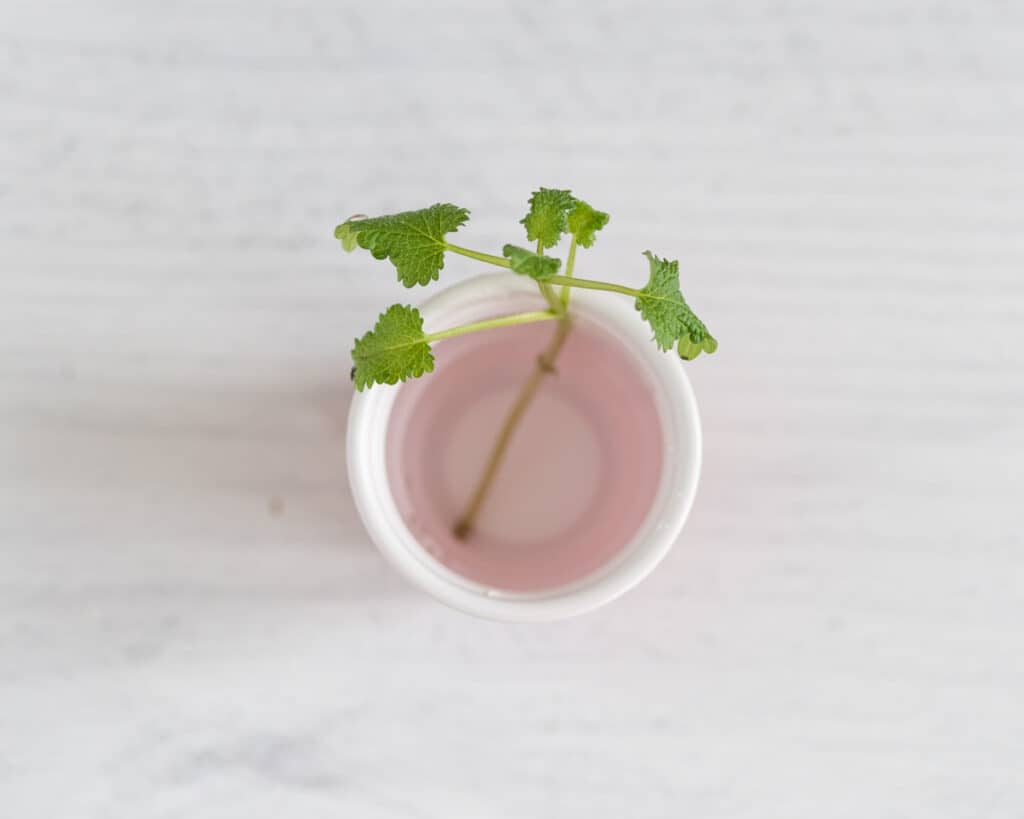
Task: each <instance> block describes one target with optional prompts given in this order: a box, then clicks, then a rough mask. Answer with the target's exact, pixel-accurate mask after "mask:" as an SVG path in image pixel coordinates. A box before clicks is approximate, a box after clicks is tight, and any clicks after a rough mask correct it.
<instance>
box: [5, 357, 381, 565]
mask: <svg viewBox="0 0 1024 819" xmlns="http://www.w3.org/2000/svg"><path fill="white" fill-rule="evenodd" d="M138 380H140V381H141V379H138ZM268 382H269V383H268ZM64 386H65V387H66V389H61V390H60V392H59V394H58V395H56V396H54V398H55V400H53V401H51V402H49V403H48V405H46V406H42V407H39V408H38V409H37V410H35V409H34V411H33V412H32V413H31V415H29V416H26V418H25V421H26V422H25V423H24V424H23V425H22V428H21V429H19V431H18V435H17V439H16V445H15V451H14V462H15V463H14V465H15V468H16V469H17V470H18V471H19V472H21V473H22V475H23V476H24V478H23V480H21V481H19V483H18V484H17V485H16V486H17V488H18V489H19V491H20V492H21V493H22V494H23V495H24V498H23V500H24V501H25V502H24V503H23V504H21V507H20V513H19V514H20V516H21V517H23V518H24V519H23V520H22V521H21V523H22V525H23V526H24V527H25V528H26V529H27V530H28V531H36V532H38V533H39V534H40V535H42V534H43V533H44V532H45V531H46V530H47V529H53V528H57V527H58V525H59V526H60V528H61V529H62V530H63V531H64V533H65V534H67V533H68V530H69V529H70V530H72V531H74V532H77V533H79V534H80V536H81V537H82V538H89V539H93V538H97V537H99V538H103V539H105V540H107V541H110V542H112V543H115V544H116V543H118V542H121V543H125V544H127V543H130V542H132V541H137V540H145V541H150V542H151V541H154V540H160V541H171V542H189V543H191V544H193V546H194V547H199V546H200V544H202V543H206V542H209V543H211V544H216V545H217V546H218V547H219V548H224V547H225V546H230V545H235V544H237V545H238V546H239V547H241V546H243V545H247V546H249V547H251V548H269V547H272V546H276V547H278V548H288V549H289V550H292V551H294V552H302V551H310V550H323V549H326V550H330V551H332V552H336V551H338V550H341V549H344V550H346V551H356V552H368V551H370V550H371V549H372V547H371V545H370V544H369V541H368V539H367V537H366V536H365V533H364V532H363V528H362V525H361V523H360V521H359V519H358V515H357V513H356V510H355V507H354V505H353V502H352V497H351V493H350V491H349V487H348V478H347V474H346V469H345V425H346V420H347V414H348V405H349V402H350V400H351V395H352V387H351V385H350V384H349V383H348V381H347V379H344V378H343V377H342V378H339V377H338V375H337V373H336V372H334V371H332V372H331V373H329V374H324V375H323V376H320V377H318V378H317V379H316V380H315V381H312V380H311V379H308V378H307V379H304V380H303V381H302V383H300V384H296V378H295V376H294V375H292V376H287V377H286V378H284V379H281V380H280V381H276V380H274V379H266V378H265V379H264V380H263V381H262V382H261V383H257V384H252V383H238V382H237V381H236V382H235V383H232V382H230V381H223V380H222V381H220V382H218V383H217V384H215V385H211V384H209V383H181V381H177V382H175V383H167V382H166V381H160V382H157V383H154V382H153V381H152V380H151V381H150V382H149V384H146V385H144V386H143V385H141V384H139V383H135V381H134V380H133V381H131V382H122V383H121V384H120V385H118V386H117V388H112V387H110V386H104V387H103V388H102V389H97V387H96V385H94V384H90V383H85V379H82V378H79V377H77V376H75V375H71V376H69V377H68V378H67V383H66V384H65V385H64ZM55 509H59V510H61V514H60V515H59V516H56V517H55V516H54V514H53V510H55Z"/></svg>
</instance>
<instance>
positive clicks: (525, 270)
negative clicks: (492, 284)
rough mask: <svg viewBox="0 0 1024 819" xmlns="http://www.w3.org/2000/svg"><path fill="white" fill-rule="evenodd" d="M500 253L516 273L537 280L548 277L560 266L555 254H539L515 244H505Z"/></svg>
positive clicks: (556, 271)
mask: <svg viewBox="0 0 1024 819" xmlns="http://www.w3.org/2000/svg"><path fill="white" fill-rule="evenodd" d="M501 255H502V256H504V257H505V258H506V259H508V261H509V264H511V265H512V269H513V270H514V271H515V272H516V273H522V274H523V275H524V276H529V277H530V278H531V279H536V280H537V281H539V282H542V281H544V280H546V279H550V278H551V277H552V276H554V275H555V274H556V273H558V268H559V267H561V266H562V260H561V259H559V258H557V257H555V256H539V255H538V254H536V253H534V252H533V251H532V250H527V249H526V248H525V247H516V246H515V245H505V246H504V247H503V248H502V249H501Z"/></svg>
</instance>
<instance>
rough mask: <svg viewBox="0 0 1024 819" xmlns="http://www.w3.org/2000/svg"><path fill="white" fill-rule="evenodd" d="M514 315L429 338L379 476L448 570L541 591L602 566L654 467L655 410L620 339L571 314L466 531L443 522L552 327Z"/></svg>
mask: <svg viewBox="0 0 1024 819" xmlns="http://www.w3.org/2000/svg"><path fill="white" fill-rule="evenodd" d="M553 329H554V326H553V324H551V323H549V322H543V323H539V324H529V325H521V326H518V327H510V328H505V329H501V330H490V331H487V332H485V333H478V334H473V335H469V336H460V337H458V338H454V339H450V340H447V341H443V342H440V343H438V344H437V345H436V346H435V348H434V352H435V356H436V368H435V370H434V372H433V373H430V374H428V375H426V376H424V377H423V378H420V379H418V380H415V381H410V382H408V383H406V384H405V385H403V386H402V387H401V389H400V392H399V395H398V397H397V400H396V403H395V409H394V414H393V415H392V419H391V422H390V428H389V444H388V453H387V458H388V476H389V480H390V482H391V489H392V492H393V494H394V497H395V500H396V502H397V504H398V508H399V511H400V513H401V514H402V517H403V518H404V520H405V522H406V525H407V526H408V527H409V529H410V530H411V531H412V533H413V534H414V535H415V536H416V538H417V539H418V540H419V542H420V543H421V544H423V546H424V547H425V548H426V549H427V550H428V551H429V552H430V553H431V554H433V556H434V557H435V558H437V559H438V560H439V561H440V562H441V563H443V564H445V565H446V566H447V567H448V568H450V569H451V570H452V571H454V572H456V573H458V574H460V575H462V576H464V577H467V578H469V579H471V580H475V581H477V582H479V583H482V584H485V585H488V586H491V587H493V588H497V589H504V590H517V591H537V590H541V589H549V588H553V587H556V586H561V585H564V584H566V583H570V582H572V581H574V580H578V579H580V578H582V577H585V576H586V575H588V574H590V573H591V572H593V571H595V570H597V569H599V568H600V567H601V566H603V565H604V564H605V563H607V562H608V561H609V560H611V559H612V558H613V557H614V556H615V555H616V554H618V552H620V551H621V550H622V548H623V547H624V546H625V545H626V544H627V543H628V542H629V540H630V538H631V537H632V535H633V534H634V533H635V532H636V530H637V528H638V527H639V526H640V524H641V522H642V521H643V519H644V517H645V516H646V514H647V511H648V510H649V509H650V506H651V502H652V501H653V499H654V495H655V492H656V490H657V487H658V482H659V479H660V477H661V445H662V439H661V423H660V421H659V419H658V413H657V409H656V407H655V404H654V401H653V399H652V397H651V391H650V385H649V383H648V381H647V380H646V375H645V373H643V371H641V370H639V369H638V368H637V365H636V364H635V363H634V362H633V360H632V358H631V357H630V355H629V353H628V351H626V350H625V349H624V348H623V347H622V346H621V344H620V343H619V342H618V341H617V340H616V339H614V338H613V337H611V336H609V335H607V334H606V333H605V332H604V331H602V330H600V329H599V328H597V327H595V326H593V325H590V324H586V323H583V322H576V323H575V324H574V326H573V330H572V333H571V334H570V335H569V337H568V340H567V341H566V343H565V346H564V347H563V348H562V351H561V354H560V355H559V358H558V362H557V368H558V373H557V375H553V376H548V377H547V378H545V379H544V381H543V383H542V384H541V387H540V389H539V390H538V391H537V394H536V395H535V397H534V400H533V403H532V404H531V405H530V407H529V409H528V410H527V412H526V414H525V415H524V417H523V418H522V421H521V422H520V425H519V427H518V428H517V431H516V433H515V435H514V436H513V438H512V441H511V443H510V445H509V448H508V450H507V452H506V457H505V460H504V461H503V462H502V466H501V469H500V472H499V473H498V476H497V478H496V479H495V481H494V483H493V484H492V485H491V490H490V492H489V494H488V496H487V500H486V501H485V503H484V506H483V508H482V509H481V512H480V515H479V517H478V518H477V521H476V525H475V528H474V530H473V532H472V534H471V535H470V536H469V538H467V539H466V540H465V541H460V540H459V539H457V538H456V537H455V536H454V535H453V534H452V526H453V524H454V522H455V521H456V520H457V519H458V518H459V517H460V515H461V514H462V512H463V510H464V508H465V505H466V504H467V502H468V499H469V498H470V496H471V495H472V493H473V489H474V487H475V486H476V483H477V481H478V479H479V477H480V474H481V471H482V470H483V467H484V464H485V463H486V461H487V458H488V456H489V454H490V452H491V448H492V446H493V444H494V441H495V438H496V437H497V434H498V431H499V429H500V428H501V426H502V424H503V422H504V420H505V416H506V413H507V412H508V410H509V408H510V406H511V405H512V403H513V402H514V401H515V398H516V396H517V395H518V392H519V389H520V387H521V386H522V384H523V382H524V381H525V380H526V379H527V377H528V376H529V374H530V371H531V370H532V368H533V367H534V362H535V361H536V357H537V355H538V354H539V353H540V352H541V350H543V348H544V347H545V346H546V345H547V343H548V341H549V339H550V338H551V334H552V331H553Z"/></svg>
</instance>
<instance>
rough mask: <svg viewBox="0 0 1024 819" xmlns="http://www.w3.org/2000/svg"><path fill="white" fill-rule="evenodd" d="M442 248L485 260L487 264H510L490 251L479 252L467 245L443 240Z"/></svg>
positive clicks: (502, 265)
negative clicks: (453, 243) (461, 245)
mask: <svg viewBox="0 0 1024 819" xmlns="http://www.w3.org/2000/svg"><path fill="white" fill-rule="evenodd" d="M444 249H445V250H450V251H451V252H452V253H458V254H459V255H460V256H466V257H468V258H470V259H476V260H477V261H478V262H487V264H493V265H497V266H498V267H506V268H508V267H511V266H512V264H511V263H510V262H509V260H508V259H503V258H502V257H501V256H493V255H491V254H490V253H481V252H480V251H479V250H470V249H469V248H468V247H460V246H459V245H452V244H448V242H445V243H444Z"/></svg>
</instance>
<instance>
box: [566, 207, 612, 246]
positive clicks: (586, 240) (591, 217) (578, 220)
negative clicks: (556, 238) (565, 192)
mask: <svg viewBox="0 0 1024 819" xmlns="http://www.w3.org/2000/svg"><path fill="white" fill-rule="evenodd" d="M608 219H609V216H608V214H607V213H604V212H603V211H600V210H594V209H593V208H592V207H590V205H588V204H587V203H586V202H584V201H583V200H581V199H577V200H576V204H575V205H573V207H572V210H570V211H569V217H568V220H567V221H568V226H569V232H570V233H571V234H572V235H573V236H574V237H575V238H576V244H578V245H580V247H590V246H591V245H592V244H594V234H595V233H597V231H599V230H600V229H601V228H603V227H604V226H605V225H607V224H608Z"/></svg>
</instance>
